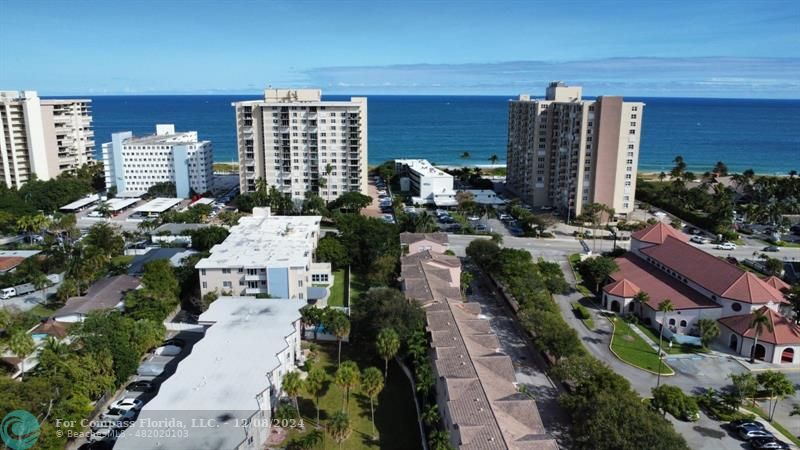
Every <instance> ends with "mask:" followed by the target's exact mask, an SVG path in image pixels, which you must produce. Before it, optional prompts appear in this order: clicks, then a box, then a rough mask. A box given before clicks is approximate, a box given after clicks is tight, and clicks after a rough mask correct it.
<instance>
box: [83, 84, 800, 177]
mask: <svg viewBox="0 0 800 450" xmlns="http://www.w3.org/2000/svg"><path fill="white" fill-rule="evenodd" d="M89 98H91V99H92V109H93V117H94V130H95V141H96V142H97V153H98V154H99V153H100V143H102V142H109V141H110V140H111V133H113V132H118V131H128V130H130V131H133V132H134V134H137V135H138V134H151V133H153V132H154V131H155V124H156V123H174V124H175V126H176V128H177V129H178V130H186V131H189V130H196V131H197V132H198V134H199V136H200V137H201V138H202V139H207V140H210V141H211V142H213V144H214V159H215V160H216V161H219V162H223V161H235V160H236V129H235V127H234V113H233V108H232V106H231V103H232V102H234V101H240V100H251V99H258V98H259V96H257V95H253V96H247V95H236V96H228V95H180V96H177V95H148V96H96V97H92V96H89ZM324 98H325V99H330V100H338V99H345V98H349V96H339V95H336V96H324ZM368 98H369V100H368V120H369V123H368V125H369V162H370V164H378V163H380V162H383V161H386V160H389V159H394V158H411V157H413V158H426V159H428V160H430V161H432V162H434V163H437V164H452V165H463V164H465V163H466V164H470V165H481V164H489V157H490V156H491V155H493V154H496V155H497V156H498V157H500V162H501V163H502V162H504V161H505V157H506V139H507V124H506V120H507V116H508V109H507V108H508V106H507V103H508V100H509V99H510V98H512V96H386V95H370V96H368ZM626 99H627V100H632V101H633V100H637V101H643V102H645V103H646V106H645V110H644V111H645V112H644V126H643V131H642V143H641V152H640V153H641V154H640V160H639V170H640V171H655V172H658V171H662V170H669V168H670V167H671V166H672V160H673V158H674V157H675V155H682V156H683V157H684V159H685V160H686V161H687V163H688V165H689V168H690V170H694V171H696V172H698V173H702V172H705V171H706V170H709V169H711V167H712V166H713V165H714V164H715V163H716V162H717V161H720V160H721V161H724V162H725V163H726V164H727V165H728V167H729V169H730V170H732V171H742V170H745V169H750V168H751V169H753V170H754V171H756V172H757V173H763V174H786V173H787V172H788V171H789V170H792V169H794V170H800V100H755V99H753V100H747V99H702V98H632V97H631V98H626ZM465 151H467V152H469V153H470V154H471V158H470V159H468V160H466V161H465V160H462V159H461V158H460V155H461V154H462V153H463V152H465Z"/></svg>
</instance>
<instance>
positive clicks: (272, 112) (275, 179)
mask: <svg viewBox="0 0 800 450" xmlns="http://www.w3.org/2000/svg"><path fill="white" fill-rule="evenodd" d="M233 106H234V107H235V109H236V138H237V145H238V149H239V179H240V186H241V190H242V192H253V191H255V190H256V185H257V181H258V180H259V179H263V180H264V181H266V183H267V184H268V185H270V186H275V187H277V188H278V189H279V190H280V191H281V192H282V193H284V194H285V195H287V196H290V197H291V198H292V199H293V200H295V201H301V200H303V199H304V198H305V193H306V192H309V191H310V192H315V193H318V194H319V195H320V196H321V197H322V198H324V199H325V200H334V199H336V197H338V196H339V195H341V194H343V193H345V192H361V193H362V194H367V99H366V98H363V97H353V98H351V99H350V101H323V100H322V91H320V90H318V89H296V90H295V89H266V90H265V92H264V100H257V101H243V102H236V103H234V104H233Z"/></svg>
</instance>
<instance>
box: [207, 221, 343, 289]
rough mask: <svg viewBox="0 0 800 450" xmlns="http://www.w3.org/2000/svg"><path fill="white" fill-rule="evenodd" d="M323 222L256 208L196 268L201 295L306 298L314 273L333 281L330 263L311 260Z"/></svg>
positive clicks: (318, 277)
mask: <svg viewBox="0 0 800 450" xmlns="http://www.w3.org/2000/svg"><path fill="white" fill-rule="evenodd" d="M321 220H322V217H320V216H273V215H272V214H271V213H270V209H269V208H255V209H254V210H253V215H252V216H249V217H242V218H241V219H239V223H238V225H236V226H234V227H233V228H231V230H230V235H229V236H228V237H227V239H225V241H223V242H222V243H221V244H217V245H215V246H214V247H212V248H211V255H210V256H209V257H208V258H205V259H202V260H200V261H199V262H198V263H197V265H196V266H195V268H196V269H198V270H199V271H200V293H201V294H202V295H205V294H206V293H208V292H213V291H217V292H218V293H219V294H221V295H269V296H270V297H276V298H289V299H293V300H308V292H307V291H308V288H309V287H311V286H312V282H313V280H312V278H311V275H312V271H313V273H314V275H315V277H316V278H317V279H320V280H321V279H322V278H324V279H326V280H327V279H330V265H327V266H326V265H325V264H314V262H313V256H314V250H315V249H316V248H317V241H318V239H319V236H320V221H321ZM326 267H327V269H326ZM326 270H327V275H328V276H327V277H325V276H324V275H326V273H324V272H326ZM320 282H322V281H320Z"/></svg>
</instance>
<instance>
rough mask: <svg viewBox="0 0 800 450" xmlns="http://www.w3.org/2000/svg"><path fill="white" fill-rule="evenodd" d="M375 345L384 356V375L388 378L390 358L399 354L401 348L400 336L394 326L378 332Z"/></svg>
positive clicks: (382, 356)
mask: <svg viewBox="0 0 800 450" xmlns="http://www.w3.org/2000/svg"><path fill="white" fill-rule="evenodd" d="M375 345H376V347H377V348H378V354H379V355H381V358H383V362H384V368H383V377H384V378H386V379H387V380H388V379H389V360H390V359H392V358H394V357H395V356H397V352H398V351H399V350H400V336H398V334H397V332H396V331H394V329H393V328H384V329H382V330H381V331H380V333H378V339H377V341H376V342H375Z"/></svg>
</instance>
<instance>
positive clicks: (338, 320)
mask: <svg viewBox="0 0 800 450" xmlns="http://www.w3.org/2000/svg"><path fill="white" fill-rule="evenodd" d="M329 322H330V323H329V324H328V325H330V331H331V333H333V334H334V336H336V342H337V344H338V345H339V352H338V355H337V357H336V364H337V365H340V364H341V363H342V339H344V338H345V337H346V336H347V335H349V334H350V319H348V318H347V316H346V315H345V314H344V313H343V312H341V311H335V312H332V316H331V317H330V320H329ZM326 328H327V327H326Z"/></svg>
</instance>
